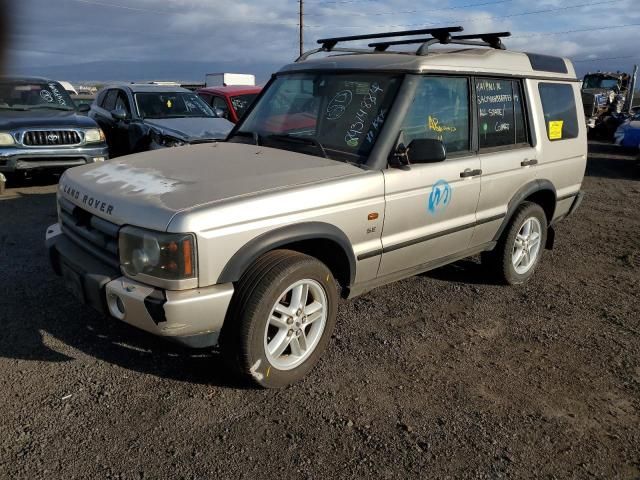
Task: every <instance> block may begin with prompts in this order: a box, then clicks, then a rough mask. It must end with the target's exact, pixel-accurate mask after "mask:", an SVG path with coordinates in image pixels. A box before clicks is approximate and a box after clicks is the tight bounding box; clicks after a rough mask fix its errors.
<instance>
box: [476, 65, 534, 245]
mask: <svg viewBox="0 0 640 480" xmlns="http://www.w3.org/2000/svg"><path fill="white" fill-rule="evenodd" d="M474 83H475V102H476V115H477V117H476V118H477V122H476V123H477V136H478V155H479V158H480V165H481V169H482V181H481V189H480V200H479V202H478V210H477V222H478V225H477V226H476V229H475V231H474V235H473V240H472V243H473V245H482V244H485V243H487V242H491V241H492V240H494V237H495V235H496V233H497V232H498V229H499V228H500V225H501V224H502V222H503V220H504V216H505V214H506V212H507V208H508V204H509V201H510V200H511V198H513V196H514V195H515V194H516V192H517V191H518V190H520V188H522V187H523V186H524V185H525V184H527V183H529V182H531V181H534V180H535V179H536V173H537V172H536V170H535V169H536V168H537V167H536V165H537V163H538V155H537V152H536V149H535V148H534V147H533V142H532V138H533V137H532V135H531V133H530V132H531V129H530V128H529V122H528V115H527V102H526V99H525V97H524V95H523V92H524V85H523V82H522V80H513V79H504V78H503V79H500V78H490V77H486V78H475V79H474Z"/></svg>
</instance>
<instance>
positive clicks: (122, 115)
mask: <svg viewBox="0 0 640 480" xmlns="http://www.w3.org/2000/svg"><path fill="white" fill-rule="evenodd" d="M111 118H113V119H114V120H126V119H127V112H126V111H125V110H122V109H118V110H111Z"/></svg>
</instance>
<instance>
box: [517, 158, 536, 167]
mask: <svg viewBox="0 0 640 480" xmlns="http://www.w3.org/2000/svg"><path fill="white" fill-rule="evenodd" d="M537 164H538V160H536V159H535V158H532V159H531V160H523V161H522V162H520V165H521V166H523V167H529V166H531V165H537Z"/></svg>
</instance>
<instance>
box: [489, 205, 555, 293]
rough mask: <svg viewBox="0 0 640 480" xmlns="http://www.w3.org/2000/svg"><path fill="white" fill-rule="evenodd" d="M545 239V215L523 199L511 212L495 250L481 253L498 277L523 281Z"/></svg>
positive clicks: (531, 271) (537, 259) (536, 263)
mask: <svg viewBox="0 0 640 480" xmlns="http://www.w3.org/2000/svg"><path fill="white" fill-rule="evenodd" d="M546 241H547V218H546V215H545V213H544V210H542V207H540V205H538V204H537V203H532V202H524V203H523V204H522V205H520V207H518V209H517V210H516V212H515V213H514V215H513V218H512V220H511V222H510V223H509V227H508V228H507V230H506V231H505V232H504V234H503V235H502V238H501V239H500V241H499V242H498V245H497V246H496V248H495V250H494V251H492V252H489V254H487V255H485V256H483V263H488V264H490V266H491V267H492V268H493V269H494V271H495V272H496V273H497V275H498V278H499V280H501V281H503V282H504V283H507V284H510V285H518V284H521V283H524V282H526V281H527V280H528V279H529V278H530V277H531V276H532V275H533V272H534V271H535V269H536V267H537V266H538V263H540V258H541V256H542V251H543V250H544V246H545V244H546Z"/></svg>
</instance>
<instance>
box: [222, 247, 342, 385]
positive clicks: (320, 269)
mask: <svg viewBox="0 0 640 480" xmlns="http://www.w3.org/2000/svg"><path fill="white" fill-rule="evenodd" d="M337 302H338V294H337V288H336V282H335V280H334V278H333V275H332V274H331V271H330V270H329V269H328V268H327V267H326V266H325V265H324V264H323V263H322V262H320V261H318V260H317V259H315V258H313V257H310V256H308V255H303V254H301V253H298V252H293V251H288V250H275V251H272V252H269V253H267V254H265V255H263V256H262V257H261V258H260V259H258V260H257V261H256V262H255V263H254V264H253V265H252V266H251V267H250V268H249V269H248V270H247V272H245V274H244V275H243V276H242V278H241V279H240V281H239V282H238V285H237V288H236V293H235V294H234V298H233V300H232V306H231V311H230V315H229V316H228V318H227V319H226V321H225V329H224V330H223V335H222V338H221V347H222V352H223V354H224V355H225V358H226V359H227V360H228V361H230V362H231V364H232V367H233V368H234V369H235V370H236V371H237V372H238V373H240V374H241V375H242V376H243V377H245V378H246V379H249V380H250V381H252V382H253V383H255V384H258V385H260V386H262V387H266V388H279V387H284V386H286V385H289V384H291V383H293V382H296V381H298V380H300V379H301V378H302V377H304V376H305V375H306V374H307V373H308V372H309V371H310V370H311V369H312V368H313V366H314V365H315V364H316V363H317V361H318V359H319V358H320V355H321V354H322V351H323V350H324V349H325V347H326V346H327V343H328V342H329V338H330V337H331V332H332V331H333V327H334V325H335V322H336V311H337Z"/></svg>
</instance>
